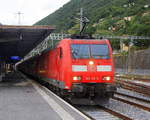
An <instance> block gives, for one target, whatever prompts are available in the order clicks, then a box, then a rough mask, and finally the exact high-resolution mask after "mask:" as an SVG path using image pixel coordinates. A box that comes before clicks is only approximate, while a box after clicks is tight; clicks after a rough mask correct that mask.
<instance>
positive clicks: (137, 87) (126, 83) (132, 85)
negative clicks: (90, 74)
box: [115, 78, 150, 97]
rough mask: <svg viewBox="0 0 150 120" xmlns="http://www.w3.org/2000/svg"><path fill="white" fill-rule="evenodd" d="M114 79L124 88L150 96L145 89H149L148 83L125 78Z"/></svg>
mask: <svg viewBox="0 0 150 120" xmlns="http://www.w3.org/2000/svg"><path fill="white" fill-rule="evenodd" d="M115 80H116V82H117V84H119V85H120V86H121V87H122V88H124V89H128V90H131V91H135V92H138V93H141V94H143V95H145V96H148V97H150V93H149V92H147V91H150V86H149V85H145V84H140V83H136V82H135V81H134V80H127V79H126V80H125V79H122V78H116V79H115Z"/></svg>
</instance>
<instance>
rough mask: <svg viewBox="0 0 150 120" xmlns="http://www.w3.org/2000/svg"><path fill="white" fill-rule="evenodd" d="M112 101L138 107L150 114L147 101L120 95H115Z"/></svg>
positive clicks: (149, 105) (149, 106)
mask: <svg viewBox="0 0 150 120" xmlns="http://www.w3.org/2000/svg"><path fill="white" fill-rule="evenodd" d="M113 99H115V100H118V101H121V102H123V103H126V104H130V105H133V106H135V107H138V108H140V109H143V110H146V111H148V112H150V104H149V103H150V101H148V100H143V99H140V98H137V97H133V96H129V95H125V94H120V93H116V95H115V96H114V97H113Z"/></svg>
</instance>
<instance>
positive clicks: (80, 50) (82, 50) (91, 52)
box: [71, 44, 109, 59]
mask: <svg viewBox="0 0 150 120" xmlns="http://www.w3.org/2000/svg"><path fill="white" fill-rule="evenodd" d="M71 53H72V57H73V58H74V59H86V58H87V59H88V58H94V59H108V58H109V48H108V45H106V44H72V45H71Z"/></svg>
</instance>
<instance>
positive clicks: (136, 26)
mask: <svg viewBox="0 0 150 120" xmlns="http://www.w3.org/2000/svg"><path fill="white" fill-rule="evenodd" d="M81 7H82V8H83V9H84V12H85V15H86V17H87V18H88V19H89V20H90V23H89V25H88V26H87V29H86V32H90V33H98V34H107V35H108V34H114V35H140V36H150V31H149V29H150V22H149V21H150V1H149V0H71V1H70V2H68V3H67V4H65V5H64V6H63V7H62V8H60V9H58V10H57V11H55V12H54V13H52V14H50V15H48V16H47V17H45V18H43V19H42V20H40V21H38V22H37V23H36V25H54V26H56V32H65V33H67V32H69V33H78V31H79V23H78V22H77V21H76V20H75V17H79V15H78V13H79V10H80V8H81Z"/></svg>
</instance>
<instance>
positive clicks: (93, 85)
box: [18, 38, 116, 98]
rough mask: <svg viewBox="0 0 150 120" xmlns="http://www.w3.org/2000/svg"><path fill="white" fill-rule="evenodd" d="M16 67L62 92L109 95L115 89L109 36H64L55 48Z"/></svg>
mask: <svg viewBox="0 0 150 120" xmlns="http://www.w3.org/2000/svg"><path fill="white" fill-rule="evenodd" d="M18 67H19V69H20V70H21V71H23V72H25V73H28V74H29V73H30V75H32V76H35V77H38V78H39V79H40V80H42V81H45V82H47V83H49V85H51V86H53V88H55V89H57V91H59V92H61V94H63V95H64V94H67V95H70V96H76V97H82V98H89V97H90V98H94V97H97V96H98V97H104V96H105V97H106V96H107V97H108V98H109V97H110V96H112V95H113V93H114V91H115V90H116V88H115V86H114V65H113V58H112V49H111V46H110V43H109V41H108V40H99V39H71V38H67V39H63V40H61V41H60V42H59V43H58V44H57V46H56V47H55V48H53V49H49V50H46V51H45V52H43V53H42V54H41V55H40V56H36V57H34V58H32V59H29V60H26V61H25V62H23V63H21V64H19V66H18Z"/></svg>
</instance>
